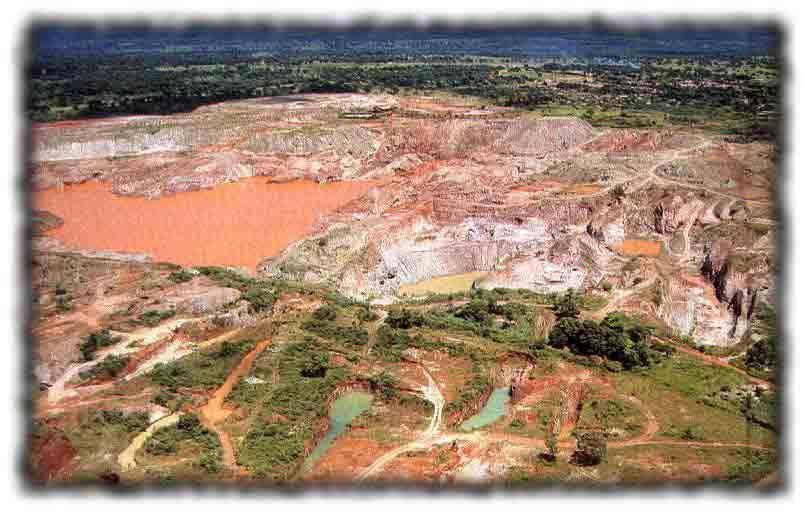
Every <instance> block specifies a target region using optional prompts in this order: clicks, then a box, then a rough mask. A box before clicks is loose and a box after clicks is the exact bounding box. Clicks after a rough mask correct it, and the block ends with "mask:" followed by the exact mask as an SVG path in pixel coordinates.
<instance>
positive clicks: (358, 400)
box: [302, 392, 373, 472]
mask: <svg viewBox="0 0 804 511" xmlns="http://www.w3.org/2000/svg"><path fill="white" fill-rule="evenodd" d="M372 400H373V397H372V395H371V394H369V393H368V392H346V393H344V394H343V395H341V396H340V397H338V399H336V400H335V401H333V402H332V405H330V408H329V429H327V433H326V434H325V435H324V438H322V439H321V441H319V442H318V445H316V446H315V449H313V450H312V452H310V455H309V456H307V459H306V460H304V467H303V469H302V470H303V471H304V472H307V471H308V470H310V469H311V468H313V465H315V462H316V461H318V460H319V459H320V458H321V456H323V455H324V453H326V452H327V450H328V449H329V448H330V447H331V446H332V443H333V442H334V441H335V439H336V438H338V437H339V436H340V435H341V434H342V433H343V432H344V431H345V430H346V426H348V425H349V424H350V423H351V422H352V421H353V420H354V419H355V417H357V416H358V415H360V414H361V413H363V412H365V411H366V410H368V409H369V408H370V407H371V402H372Z"/></svg>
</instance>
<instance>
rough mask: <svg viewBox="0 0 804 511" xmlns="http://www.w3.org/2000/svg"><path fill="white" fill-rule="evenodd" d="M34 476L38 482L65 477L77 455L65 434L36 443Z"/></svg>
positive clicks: (57, 434) (34, 446) (45, 438)
mask: <svg viewBox="0 0 804 511" xmlns="http://www.w3.org/2000/svg"><path fill="white" fill-rule="evenodd" d="M31 452H32V453H35V454H34V459H33V460H32V461H33V476H34V478H35V479H36V480H37V481H49V480H51V479H54V478H57V477H59V476H63V475H65V472H66V471H68V470H69V467H70V465H71V463H72V460H73V457H74V456H75V454H76V451H75V448H73V446H72V444H70V441H69V440H68V439H67V437H66V436H64V434H63V433H60V432H59V433H53V434H50V435H47V436H46V437H44V438H39V439H37V440H35V441H34V445H33V446H32V448H31Z"/></svg>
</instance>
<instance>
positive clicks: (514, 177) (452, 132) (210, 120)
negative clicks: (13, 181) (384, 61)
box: [33, 94, 775, 344]
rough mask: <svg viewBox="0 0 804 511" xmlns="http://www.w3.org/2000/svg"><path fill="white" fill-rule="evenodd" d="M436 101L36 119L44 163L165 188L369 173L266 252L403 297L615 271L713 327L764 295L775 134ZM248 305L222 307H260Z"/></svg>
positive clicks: (38, 180)
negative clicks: (309, 229)
mask: <svg viewBox="0 0 804 511" xmlns="http://www.w3.org/2000/svg"><path fill="white" fill-rule="evenodd" d="M434 104H435V103H434V102H433V100H432V98H430V99H427V98H424V99H423V98H411V97H400V98H392V97H389V96H381V95H361V94H320V95H303V96H292V97H286V98H266V99H259V100H247V101H237V102H230V103H224V104H219V105H210V106H207V107H202V108H199V109H197V110H196V111H194V112H192V113H189V114H184V115H178V116H168V117H160V118H155V119H154V118H137V117H133V118H121V119H113V120H104V121H97V122H86V123H76V124H75V126H74V127H71V128H70V129H65V128H64V127H63V126H61V125H59V124H54V125H51V126H42V127H38V128H37V129H36V130H35V132H36V133H35V135H34V138H35V140H36V156H35V160H36V163H35V165H34V169H33V182H34V183H35V186H37V187H40V188H41V187H50V186H61V185H63V184H67V183H77V182H83V181H86V180H90V179H91V180H98V181H104V182H108V183H110V184H111V186H112V188H113V190H114V191H115V192H116V193H118V194H123V195H139V196H145V197H150V198H158V197H161V196H163V195H167V194H171V193H178V192H185V191H191V190H197V189H200V188H207V187H212V186H216V185H217V184H219V183H225V182H230V181H235V180H238V179H241V178H244V177H250V176H266V177H267V178H268V179H270V180H273V181H285V180H292V179H311V180H316V181H331V180H344V179H349V180H366V179H371V180H377V179H378V180H380V181H379V183H378V184H377V186H376V187H374V188H372V190H371V191H369V192H367V193H366V194H365V195H363V196H361V197H359V198H357V199H355V200H353V201H351V202H349V203H348V204H346V205H345V206H342V207H341V208H339V209H338V210H337V211H335V212H334V213H328V214H327V215H326V217H325V218H321V219H320V220H319V221H318V222H317V224H316V225H315V227H314V230H313V233H312V234H311V235H310V236H309V237H308V238H306V239H303V240H299V241H297V242H295V243H293V244H292V245H291V246H289V247H287V248H286V249H285V250H284V251H283V252H282V253H281V254H279V255H278V256H276V257H273V258H271V259H267V260H264V261H263V262H262V263H261V264H260V265H259V266H258V272H260V273H263V274H266V275H271V276H278V277H282V278H288V279H296V280H301V281H307V282H326V283H329V284H331V285H334V286H336V287H337V288H338V289H339V290H340V291H342V292H343V293H344V294H346V295H348V296H351V297H355V298H359V299H382V300H384V301H393V300H394V299H395V295H396V293H397V290H398V289H399V287H400V286H402V285H405V284H413V283H416V282H419V281H422V280H428V279H432V278H435V277H440V276H446V275H454V274H463V273H468V272H477V271H482V272H485V273H486V277H485V278H484V280H482V281H480V282H479V283H478V285H480V286H481V287H485V288H493V287H511V288H528V289H532V290H536V291H542V292H561V291H564V290H566V289H570V288H574V289H587V288H589V287H590V286H597V285H598V284H599V283H600V282H601V281H602V280H604V279H605V280H606V281H607V282H608V283H609V284H611V285H613V286H614V287H615V288H616V289H613V290H612V291H608V292H607V296H608V297H609V298H611V299H612V300H614V301H615V304H614V306H613V307H614V308H613V309H611V310H629V307H630V308H631V309H635V308H636V309H639V310H640V312H646V313H649V314H652V315H655V316H656V317H658V318H659V319H662V320H664V321H665V322H666V323H668V324H669V325H670V326H671V327H672V328H674V329H676V330H677V331H678V332H680V333H684V334H687V335H691V336H693V337H694V338H695V339H696V340H698V341H700V342H710V343H720V344H725V343H730V342H735V341H736V340H737V339H738V338H739V337H740V335H741V334H742V332H744V331H745V330H746V328H748V323H749V322H750V319H751V316H752V313H753V308H755V307H756V303H757V302H758V301H759V300H772V295H773V288H774V285H773V278H772V276H770V273H771V268H772V267H773V264H774V263H773V255H772V251H773V244H774V240H775V229H774V225H775V222H774V220H773V219H772V216H773V213H772V211H771V208H770V207H769V205H770V204H772V203H771V202H770V201H769V200H768V197H769V196H768V190H770V185H771V184H772V183H773V182H774V179H775V177H774V175H773V168H772V165H771V164H770V161H771V158H770V157H769V156H768V155H769V154H771V153H772V149H773V148H772V147H771V146H770V145H768V144H742V145H741V144H728V143H724V142H723V141H722V140H720V139H719V137H714V136H711V135H706V134H702V133H698V132H687V131H686V130H662V131H659V130H614V129H612V130H604V131H602V132H600V131H597V132H596V130H594V129H593V128H592V127H591V126H590V125H589V124H588V123H586V122H585V121H582V120H579V119H571V118H530V117H527V118H526V117H523V116H521V115H519V114H518V113H517V112H516V111H513V110H510V109H505V108H501V107H500V108H497V107H492V108H488V109H484V110H482V111H480V110H477V109H476V108H473V107H459V106H456V105H446V104H440V105H436V106H433V105H434ZM345 119H348V120H345ZM614 186H618V188H617V189H615V188H614ZM696 187H700V188H699V189H696ZM620 190H622V191H624V193H620ZM613 192H617V193H613ZM719 239H720V240H727V241H729V244H728V246H724V247H719V246H715V245H714V244H713V243H714V242H715V241H716V240H719ZM625 242H629V243H630V244H629V247H630V248H628V249H627V250H626V249H625V248H624V247H625ZM40 243H45V244H46V243H48V241H47V240H42V241H40ZM647 244H650V246H651V247H659V246H664V247H669V250H668V251H664V252H659V253H655V252H654V251H649V250H647V249H645V248H644V246H645V245H647ZM40 248H42V249H43V250H51V249H52V250H63V248H61V249H60V248H59V247H53V246H45V245H42V246H41V247H40ZM96 255H97V254H96ZM107 255H108V256H109V257H126V258H131V260H134V259H136V258H140V259H138V260H146V259H147V256H139V255H135V256H129V255H124V256H121V255H114V254H107ZM142 258H145V259H142ZM699 270H700V271H701V273H702V274H703V276H701V275H699V273H698V272H699ZM648 283H650V284H651V285H653V286H655V288H656V289H654V288H651V287H648ZM204 293H207V294H203V295H199V296H198V297H195V298H188V297H185V298H182V299H181V300H178V299H177V300H178V301H176V303H175V304H174V305H176V307H180V308H186V310H188V311H215V310H219V309H220V307H221V306H223V305H224V304H226V303H227V302H231V301H236V300H237V299H238V298H239V296H237V295H236V294H235V292H234V290H229V291H214V292H209V291H204ZM651 293H654V295H651ZM651 296H653V297H654V299H651ZM646 297H648V298H646ZM240 309H242V305H241V306H238V307H235V308H233V309H231V310H227V311H225V312H221V313H220V321H222V322H224V323H226V324H240V323H242V322H247V321H249V317H248V314H247V310H245V309H243V310H242V311H241V310H240ZM238 311H239V312H238ZM241 312H242V314H241ZM547 322H548V323H549V321H547ZM540 328H541V327H540ZM541 330H544V328H541Z"/></svg>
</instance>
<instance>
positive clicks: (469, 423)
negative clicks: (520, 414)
mask: <svg viewBox="0 0 804 511" xmlns="http://www.w3.org/2000/svg"><path fill="white" fill-rule="evenodd" d="M509 401H511V389H509V388H508V387H504V388H501V389H494V392H492V393H491V395H490V396H489V399H488V401H486V404H485V405H484V406H483V409H482V410H480V411H479V412H478V413H477V414H476V415H473V416H472V417H469V418H468V419H467V420H466V421H464V423H463V424H461V427H460V429H461V431H472V430H475V429H479V428H482V427H484V426H488V425H489V424H491V423H492V422H494V421H496V420H497V419H499V418H500V417H502V416H503V415H505V407H506V405H508V402H509Z"/></svg>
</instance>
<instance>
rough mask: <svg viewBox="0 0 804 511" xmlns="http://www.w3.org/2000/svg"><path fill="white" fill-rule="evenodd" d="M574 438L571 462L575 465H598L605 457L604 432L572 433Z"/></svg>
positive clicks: (605, 443)
mask: <svg viewBox="0 0 804 511" xmlns="http://www.w3.org/2000/svg"><path fill="white" fill-rule="evenodd" d="M574 436H575V438H576V446H575V452H574V453H573V455H572V462H573V463H575V464H576V465H583V466H589V465H598V464H600V463H601V462H602V461H604V460H605V459H606V453H607V442H606V434H605V433H603V432H598V431H584V432H580V433H574Z"/></svg>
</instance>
